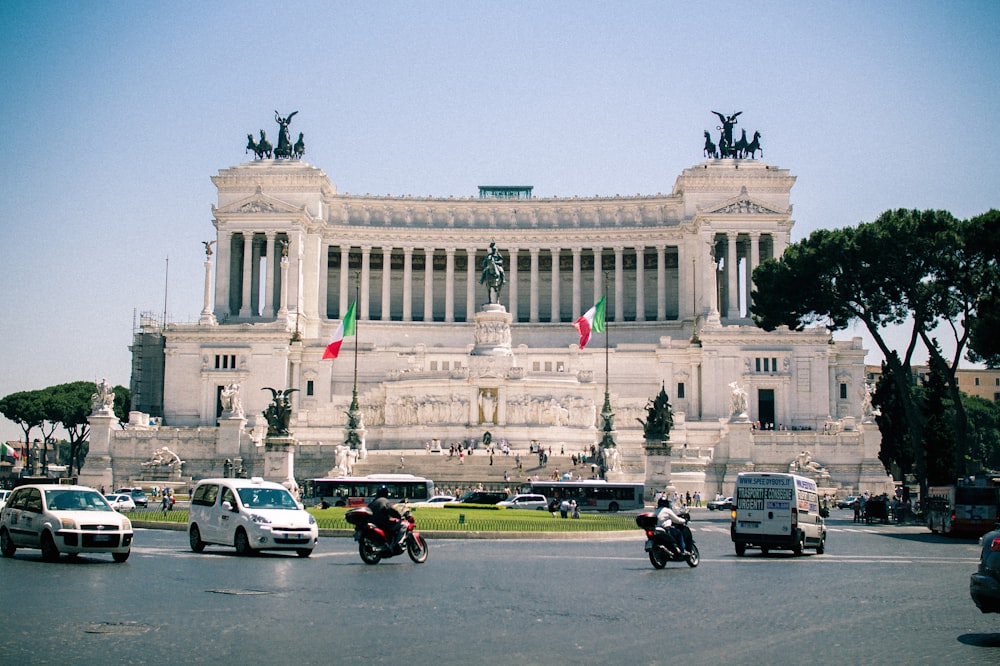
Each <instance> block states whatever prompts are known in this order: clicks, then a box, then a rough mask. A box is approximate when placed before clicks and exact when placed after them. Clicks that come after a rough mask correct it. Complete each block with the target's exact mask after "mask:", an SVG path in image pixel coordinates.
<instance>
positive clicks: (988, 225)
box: [966, 210, 1000, 368]
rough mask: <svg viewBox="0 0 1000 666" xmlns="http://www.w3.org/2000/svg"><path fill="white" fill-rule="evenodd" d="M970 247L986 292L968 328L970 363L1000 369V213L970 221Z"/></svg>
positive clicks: (990, 212) (981, 297) (982, 295)
mask: <svg viewBox="0 0 1000 666" xmlns="http://www.w3.org/2000/svg"><path fill="white" fill-rule="evenodd" d="M966 236H967V237H968V246H969V247H971V248H974V249H975V250H976V251H977V252H978V253H979V254H980V255H981V256H979V257H978V261H977V264H978V266H979V271H980V272H981V273H980V275H979V278H980V280H981V281H982V282H983V284H984V285H985V286H984V289H983V290H982V292H981V294H980V299H979V304H978V307H977V308H976V311H975V313H974V314H973V315H972V316H970V317H969V319H968V321H967V322H966V325H967V326H968V328H969V330H970V336H969V348H970V354H969V357H970V360H973V361H984V362H985V363H986V364H987V365H988V366H989V367H991V368H997V367H1000V335H997V331H998V330H1000V211H997V210H991V211H989V212H987V213H984V214H983V215H980V216H978V217H974V218H972V220H970V221H969V224H968V229H967V232H966Z"/></svg>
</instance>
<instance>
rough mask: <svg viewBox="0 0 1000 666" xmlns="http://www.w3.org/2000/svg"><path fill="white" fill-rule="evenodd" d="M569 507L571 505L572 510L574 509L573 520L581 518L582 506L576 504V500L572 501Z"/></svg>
mask: <svg viewBox="0 0 1000 666" xmlns="http://www.w3.org/2000/svg"><path fill="white" fill-rule="evenodd" d="M569 505H570V508H572V509H573V518H579V517H580V505H579V504H577V503H576V500H573V501H571V502H570V503H569Z"/></svg>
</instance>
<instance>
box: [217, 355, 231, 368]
mask: <svg viewBox="0 0 1000 666" xmlns="http://www.w3.org/2000/svg"><path fill="white" fill-rule="evenodd" d="M215 369H216V370H235V369H236V354H216V355H215Z"/></svg>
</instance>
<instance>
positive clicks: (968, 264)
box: [751, 210, 996, 492]
mask: <svg viewBox="0 0 1000 666" xmlns="http://www.w3.org/2000/svg"><path fill="white" fill-rule="evenodd" d="M991 213H992V212H991ZM990 219H992V218H990ZM985 226H987V222H984V221H982V220H979V218H977V219H976V220H974V221H972V222H968V223H964V222H960V221H958V220H956V219H955V218H954V217H953V216H952V215H951V214H950V213H947V212H945V211H916V210H895V211H888V212H886V213H884V214H883V215H881V216H880V217H879V218H878V219H877V220H876V221H875V222H871V223H862V224H860V225H858V226H857V227H856V228H845V229H839V230H819V231H816V232H814V233H813V234H811V235H810V236H809V237H808V238H806V239H805V240H803V241H801V242H800V243H795V244H793V245H790V246H789V247H788V248H787V249H786V251H785V253H784V255H783V256H782V257H781V258H780V259H772V260H769V261H766V262H764V263H762V264H761V265H760V266H759V267H758V268H757V269H756V270H755V271H754V275H753V279H754V282H755V283H756V285H757V290H756V291H755V292H754V294H753V305H752V306H751V312H752V314H753V316H754V320H755V321H756V322H757V323H758V325H760V326H761V327H763V328H765V329H767V330H772V329H774V328H777V327H778V326H782V325H786V326H788V327H789V328H791V329H793V330H801V329H802V328H804V327H805V326H806V325H808V324H821V325H824V326H826V327H827V328H828V329H829V330H830V331H836V330H841V329H843V328H846V327H847V326H848V325H850V324H851V323H853V322H855V321H857V322H860V323H861V324H862V325H863V326H864V327H865V328H866V329H867V330H868V333H869V334H870V335H871V337H872V339H873V340H874V341H875V344H876V346H877V347H878V348H879V350H880V351H881V352H882V355H883V357H884V358H885V359H886V366H887V368H888V371H889V372H888V373H887V375H888V377H889V380H890V381H891V384H888V385H885V386H883V390H882V392H881V399H882V400H885V399H886V393H885V391H886V390H887V389H888V388H889V387H890V386H891V387H892V389H893V391H894V392H895V393H896V395H895V397H894V399H893V405H892V407H893V409H895V410H896V411H897V415H896V424H895V425H896V426H897V427H900V428H901V430H899V431H897V434H899V432H903V433H905V435H904V437H905V440H906V443H905V444H906V448H907V449H908V450H909V451H911V452H912V454H913V467H914V474H915V475H916V476H917V478H918V480H919V481H920V484H921V491H922V492H926V489H927V481H926V479H927V462H926V459H925V455H924V453H925V451H924V440H923V427H924V419H923V415H922V414H921V412H920V409H919V406H918V404H917V402H916V400H915V398H914V390H913V389H914V388H915V386H916V381H915V377H914V376H913V373H912V371H911V367H912V365H913V355H914V352H915V351H916V349H917V345H918V343H920V344H921V345H922V346H923V347H924V348H925V349H926V351H927V353H928V356H929V357H930V359H931V362H932V364H935V363H936V364H938V367H939V372H940V374H941V377H942V379H943V381H944V383H945V386H946V387H947V389H948V393H949V394H950V396H951V399H952V402H953V404H954V405H955V406H956V408H955V409H954V410H952V412H953V415H954V416H953V424H952V425H953V428H954V432H955V441H956V444H957V449H956V450H955V456H954V457H955V459H956V460H959V461H964V460H965V456H964V451H965V450H966V448H967V432H966V426H965V423H966V417H965V413H964V409H963V406H962V403H961V399H960V398H959V391H958V381H957V377H956V372H957V369H958V366H959V360H960V359H961V358H962V357H963V356H964V355H965V354H966V352H967V351H968V343H969V335H970V331H969V329H968V328H967V327H966V326H965V323H966V322H972V321H974V320H976V318H977V317H978V316H979V315H980V311H981V309H982V304H983V303H986V302H987V300H986V299H987V298H988V296H989V294H990V293H991V289H993V288H995V286H996V279H995V272H991V268H990V259H989V253H988V252H984V251H983V248H982V247H981V246H980V245H977V244H976V242H975V233H976V232H977V231H980V232H981V231H982V229H983V228H984V227H985ZM993 264H994V265H995V257H994V259H993ZM984 314H986V313H985V312H984ZM898 328H902V329H903V330H907V331H908V333H909V335H908V341H907V343H906V346H905V348H904V349H903V350H901V351H900V350H897V349H895V348H894V347H893V346H891V345H890V343H889V342H888V339H887V337H886V333H887V332H888V331H889V330H896V329H898ZM942 332H943V333H945V334H949V335H950V336H951V339H950V340H949V346H950V347H952V348H954V349H955V355H954V356H953V358H952V359H945V358H944V357H943V354H942V352H941V349H940V347H939V344H938V340H937V338H936V337H935V335H938V334H940V333H942ZM873 405H876V406H884V403H883V404H882V405H879V403H878V402H877V401H875V400H873ZM899 444H900V442H899V440H898V439H897V441H895V442H894V443H892V444H891V446H892V447H895V448H896V449H897V450H898V448H899ZM891 457H892V452H891V451H888V452H886V458H891ZM884 462H885V460H883V463H884ZM961 471H962V470H961V469H959V472H961Z"/></svg>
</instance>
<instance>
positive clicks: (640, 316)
mask: <svg viewBox="0 0 1000 666" xmlns="http://www.w3.org/2000/svg"><path fill="white" fill-rule="evenodd" d="M635 320H636V321H646V248H644V247H642V246H641V245H640V246H639V247H637V248H635Z"/></svg>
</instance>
